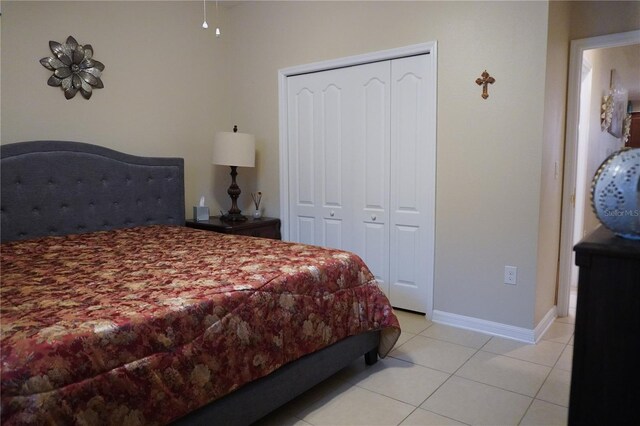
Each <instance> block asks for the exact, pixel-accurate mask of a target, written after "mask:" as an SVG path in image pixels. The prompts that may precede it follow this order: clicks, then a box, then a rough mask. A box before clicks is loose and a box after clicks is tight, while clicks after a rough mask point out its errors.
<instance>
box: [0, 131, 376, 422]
mask: <svg viewBox="0 0 640 426" xmlns="http://www.w3.org/2000/svg"><path fill="white" fill-rule="evenodd" d="M0 157H1V164H0V174H1V176H0V183H1V192H0V239H1V241H2V242H7V241H14V240H22V239H31V238H37V237H43V236H49V235H67V234H78V233H85V232H94V231H103V230H109V229H118V228H127V227H134V226H145V225H154V224H169V225H180V226H183V225H184V221H185V215H184V212H185V199H184V160H183V159H181V158H152V157H138V156H134V155H129V154H124V153H121V152H117V151H114V150H111V149H107V148H104V147H100V146H96V145H91V144H87V143H81V142H67V141H32V142H20V143H13V144H6V145H0ZM379 340H380V333H379V332H369V333H366V334H361V335H357V336H352V337H349V338H347V339H344V340H342V341H340V342H338V343H336V344H334V345H332V346H329V347H327V348H325V349H322V350H320V351H318V352H315V353H313V354H310V355H307V356H305V357H303V358H300V359H299V360H297V361H295V362H292V363H289V364H287V365H284V366H283V367H281V368H280V369H278V370H276V371H274V372H273V373H271V374H270V375H268V376H266V377H263V378H261V379H258V380H256V381H254V382H251V383H249V384H247V385H245V386H243V387H241V388H240V389H238V390H236V391H235V392H233V393H231V394H229V395H227V396H225V397H223V398H220V399H218V400H216V401H213V402H212V403H210V404H208V405H206V406H204V407H202V408H200V409H198V410H196V411H194V412H192V413H190V414H188V415H186V416H184V417H182V418H180V419H178V420H177V421H176V422H175V424H183V425H198V424H202V425H205V424H206V425H213V424H219V425H248V424H251V423H253V422H255V421H256V420H258V419H260V418H261V417H263V416H265V415H266V414H268V413H269V412H271V411H273V410H274V409H276V408H278V407H279V406H281V405H283V404H285V403H286V402H288V401H290V400H291V399H293V398H295V397H296V396H298V395H300V394H301V393H303V392H304V391H306V390H308V389H310V388H311V387H313V386H315V385H316V384H318V383H320V382H321V381H323V380H325V379H326V378H328V377H330V376H331V375H333V374H335V373H336V372H337V371H339V370H340V369H342V368H344V367H346V366H347V365H349V364H350V363H351V362H353V361H354V360H355V359H357V358H358V357H360V356H362V355H364V356H365V361H366V363H367V364H369V365H371V364H373V363H375V362H376V361H377V349H378V344H379Z"/></svg>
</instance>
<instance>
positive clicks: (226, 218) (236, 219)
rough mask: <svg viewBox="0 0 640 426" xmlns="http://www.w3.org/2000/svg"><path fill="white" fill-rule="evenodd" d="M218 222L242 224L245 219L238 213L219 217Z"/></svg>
mask: <svg viewBox="0 0 640 426" xmlns="http://www.w3.org/2000/svg"><path fill="white" fill-rule="evenodd" d="M220 220H221V221H223V222H244V221H246V220H247V217H246V216H243V215H241V214H240V213H227V214H225V215H224V216H220Z"/></svg>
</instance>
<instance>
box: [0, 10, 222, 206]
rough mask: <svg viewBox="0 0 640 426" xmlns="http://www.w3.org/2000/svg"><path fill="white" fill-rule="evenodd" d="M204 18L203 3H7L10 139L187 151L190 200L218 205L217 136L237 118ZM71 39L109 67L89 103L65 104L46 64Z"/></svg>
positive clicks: (6, 129) (5, 127)
mask: <svg viewBox="0 0 640 426" xmlns="http://www.w3.org/2000/svg"><path fill="white" fill-rule="evenodd" d="M201 23H202V4H201V3H194V2H189V3H185V2H178V3H176V2H75V1H74V2H11V1H3V4H2V77H1V79H2V81H1V83H2V89H3V90H2V101H1V102H2V103H1V108H2V110H1V115H2V135H1V140H2V143H10V142H19V141H25V140H35V139H60V140H75V141H84V142H92V143H95V144H97V145H103V146H106V147H109V148H113V149H117V150H120V151H124V152H127V153H131V154H137V155H158V156H178V157H184V158H185V163H186V168H185V174H186V200H187V206H191V205H193V203H194V202H195V201H196V200H198V199H199V197H200V194H204V195H206V197H207V199H208V200H209V201H210V204H211V205H212V208H214V211H215V210H216V207H217V205H214V204H213V203H211V197H212V187H213V179H214V176H213V175H214V172H215V170H214V167H213V166H212V165H211V158H210V152H211V139H212V137H213V134H214V133H215V132H216V131H217V130H220V128H221V127H222V126H223V125H228V123H229V121H228V119H227V116H228V114H227V109H226V108H225V103H224V101H223V96H224V86H223V83H222V79H221V75H222V56H223V52H224V47H223V45H222V43H219V40H216V39H215V37H214V36H213V33H212V30H209V31H205V30H203V29H202V28H201V27H200V25H201ZM69 35H72V36H74V37H75V38H76V39H77V40H78V42H79V43H81V44H91V45H92V46H93V48H94V51H95V59H97V60H99V61H101V62H103V63H104V64H105V66H106V68H105V70H104V73H103V78H102V80H103V82H104V85H105V88H104V89H98V90H95V91H94V94H93V96H92V98H91V99H90V100H85V99H84V98H82V96H81V95H80V94H79V93H78V94H77V95H76V97H75V98H73V99H71V100H66V99H65V97H64V95H63V92H62V90H61V89H60V88H53V87H49V86H47V84H46V82H47V79H48V78H49V76H50V75H51V72H50V71H48V70H47V69H45V68H44V67H43V66H42V65H40V63H39V62H38V61H39V60H40V58H43V57H46V56H50V55H51V51H50V50H49V45H48V42H49V40H55V41H58V42H63V41H64V40H66V38H67V36H69ZM224 179H225V182H224V183H225V184H226V182H227V181H228V179H229V178H228V176H224ZM224 195H225V196H226V194H224ZM222 202H224V203H227V202H228V196H227V199H226V200H225V199H222ZM187 215H188V216H189V217H190V216H191V212H190V211H189V209H188V211H187Z"/></svg>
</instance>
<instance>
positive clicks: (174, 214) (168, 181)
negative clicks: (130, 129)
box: [0, 141, 185, 242]
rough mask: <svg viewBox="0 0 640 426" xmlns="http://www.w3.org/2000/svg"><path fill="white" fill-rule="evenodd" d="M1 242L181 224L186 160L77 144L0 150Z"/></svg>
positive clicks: (26, 144) (40, 143)
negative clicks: (131, 153) (153, 156)
mask: <svg viewBox="0 0 640 426" xmlns="http://www.w3.org/2000/svg"><path fill="white" fill-rule="evenodd" d="M0 154H1V155H0V156H1V158H2V160H1V165H0V173H1V181H0V182H1V187H2V190H1V191H2V192H1V193H0V205H1V207H0V216H1V220H0V226H1V228H0V237H1V240H2V241H3V242H5V241H13V240H22V239H29V238H36V237H41V236H47V235H66V234H79V233H84V232H93V231H102V230H108V229H115V228H128V227H133V226H141V225H153V224H173V225H184V208H185V207H184V160H183V159H181V158H152V157H137V156H134V155H129V154H124V153H121V152H117V151H113V150H111V149H107V148H104V147H100V146H96V145H90V144H86V143H80V142H64V141H33V142H20V143H14V144H8V145H0Z"/></svg>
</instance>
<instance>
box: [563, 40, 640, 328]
mask: <svg viewBox="0 0 640 426" xmlns="http://www.w3.org/2000/svg"><path fill="white" fill-rule="evenodd" d="M638 43H640V30H636V31H629V32H625V33H617V34H609V35H604V36H599V37H590V38H584V39H580V40H573V41H571V52H570V55H569V83H568V84H569V87H568V97H567V131H566V143H565V155H564V183H563V191H562V194H563V195H562V228H561V231H560V265H559V273H558V303H557V309H558V316H561V317H563V316H567V315H568V314H569V294H570V292H571V282H570V279H571V267H572V264H573V226H574V206H573V202H572V198H573V197H574V196H575V187H576V169H577V161H576V160H577V153H578V123H579V115H580V86H581V83H582V81H581V78H580V76H581V74H582V60H583V54H584V51H585V50H590V49H602V48H608V47H619V46H628V45H632V44H638ZM576 202H579V201H578V200H576Z"/></svg>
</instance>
